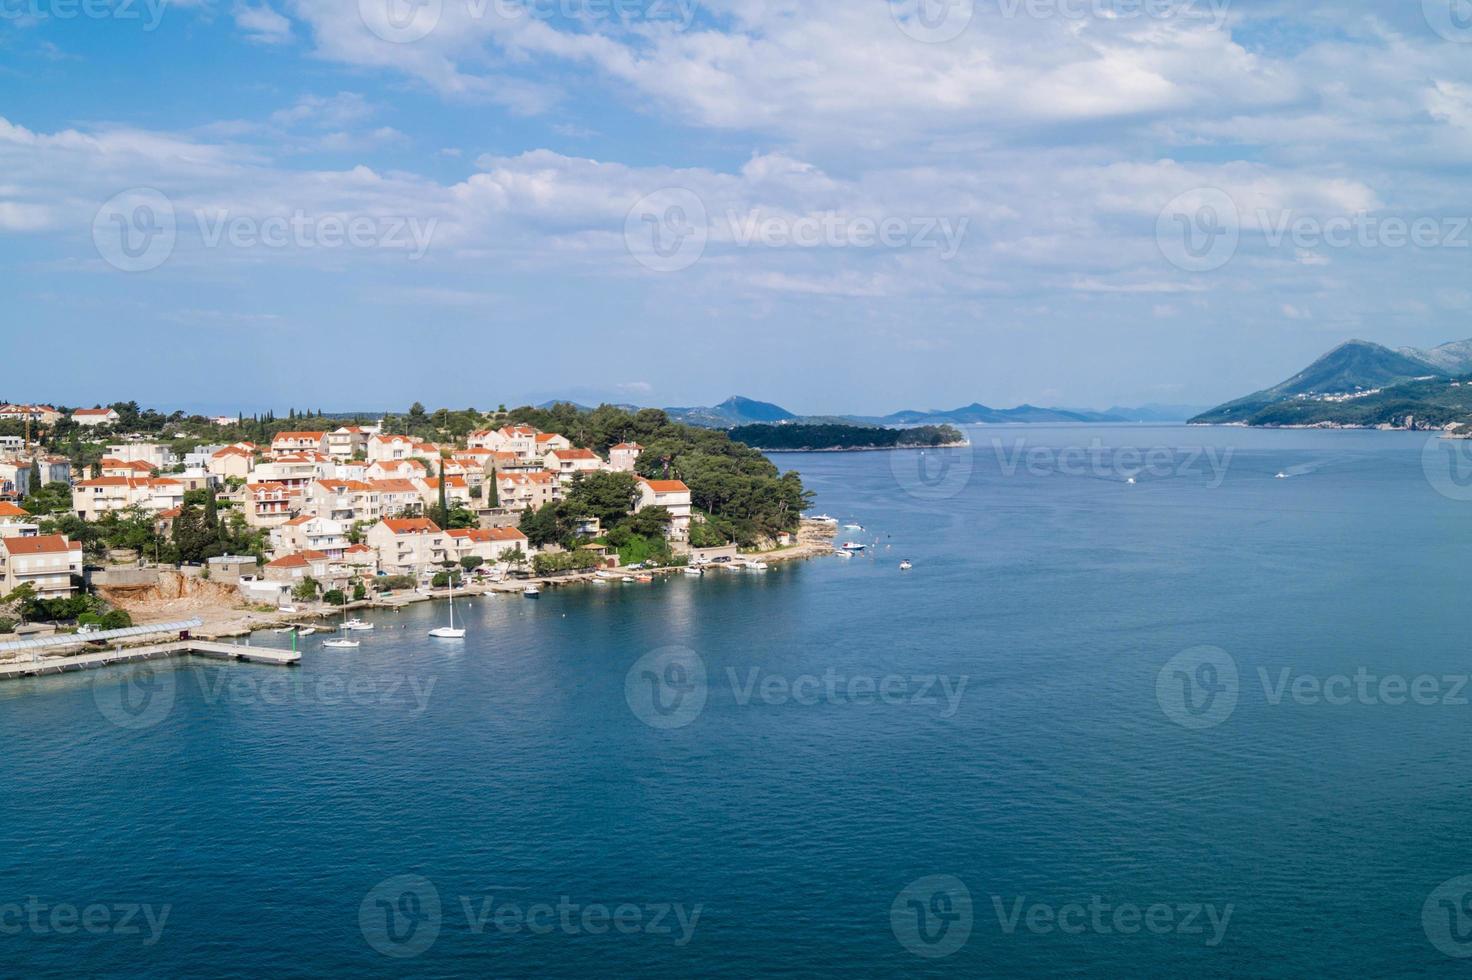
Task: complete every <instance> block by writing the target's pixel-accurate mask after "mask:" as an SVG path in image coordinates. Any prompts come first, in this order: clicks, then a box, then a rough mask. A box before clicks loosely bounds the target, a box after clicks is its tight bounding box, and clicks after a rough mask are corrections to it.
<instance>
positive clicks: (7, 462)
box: [0, 459, 31, 500]
mask: <svg viewBox="0 0 1472 980" xmlns="http://www.w3.org/2000/svg"><path fill="white" fill-rule="evenodd" d="M30 493H31V464H30V463H28V462H26V461H25V460H22V459H0V499H5V498H10V499H12V500H19V499H20V498H22V497H27V496H30Z"/></svg>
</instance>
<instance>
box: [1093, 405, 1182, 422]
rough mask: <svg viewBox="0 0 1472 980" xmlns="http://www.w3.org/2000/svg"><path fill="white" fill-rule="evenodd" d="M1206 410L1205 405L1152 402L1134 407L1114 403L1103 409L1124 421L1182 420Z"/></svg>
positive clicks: (1105, 412)
mask: <svg viewBox="0 0 1472 980" xmlns="http://www.w3.org/2000/svg"><path fill="white" fill-rule="evenodd" d="M1205 411H1207V406H1206V405H1158V404H1155V403H1154V402H1152V403H1150V404H1148V405H1140V406H1137V407H1135V408H1123V407H1121V406H1119V405H1115V406H1113V407H1111V408H1106V409H1105V410H1104V414H1105V415H1110V416H1113V417H1115V418H1120V419H1124V420H1125V421H1126V422H1184V421H1186V420H1187V419H1192V418H1195V417H1196V416H1198V415H1200V414H1201V413H1202V412H1205Z"/></svg>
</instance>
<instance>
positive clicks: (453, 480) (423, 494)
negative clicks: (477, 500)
mask: <svg viewBox="0 0 1472 980" xmlns="http://www.w3.org/2000/svg"><path fill="white" fill-rule="evenodd" d="M414 486H416V487H417V488H419V496H420V498H421V499H422V500H423V501H424V506H426V507H437V506H439V501H440V481H439V478H438V477H433V476H431V477H428V478H427V479H423V480H415V481H414ZM445 503H447V504H449V505H450V506H451V507H465V508H467V509H468V508H470V507H472V506H473V502H472V499H471V496H470V484H469V483H467V482H466V480H465V477H463V476H447V477H445Z"/></svg>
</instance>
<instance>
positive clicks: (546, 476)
mask: <svg viewBox="0 0 1472 980" xmlns="http://www.w3.org/2000/svg"><path fill="white" fill-rule="evenodd" d="M496 481H497V482H498V483H515V484H524V483H556V482H557V477H556V475H555V474H552V473H547V472H545V471H538V472H535V473H502V474H501V475H500V476H498V477H496Z"/></svg>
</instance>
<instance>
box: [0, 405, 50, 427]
mask: <svg viewBox="0 0 1472 980" xmlns="http://www.w3.org/2000/svg"><path fill="white" fill-rule="evenodd" d="M0 419H10V420H12V421H15V422H24V421H26V420H27V419H29V420H30V421H32V422H39V423H40V424H42V425H54V424H55V423H57V422H59V421H60V420H61V413H60V412H58V411H57V410H56V409H54V408H52V407H51V406H50V405H0Z"/></svg>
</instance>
